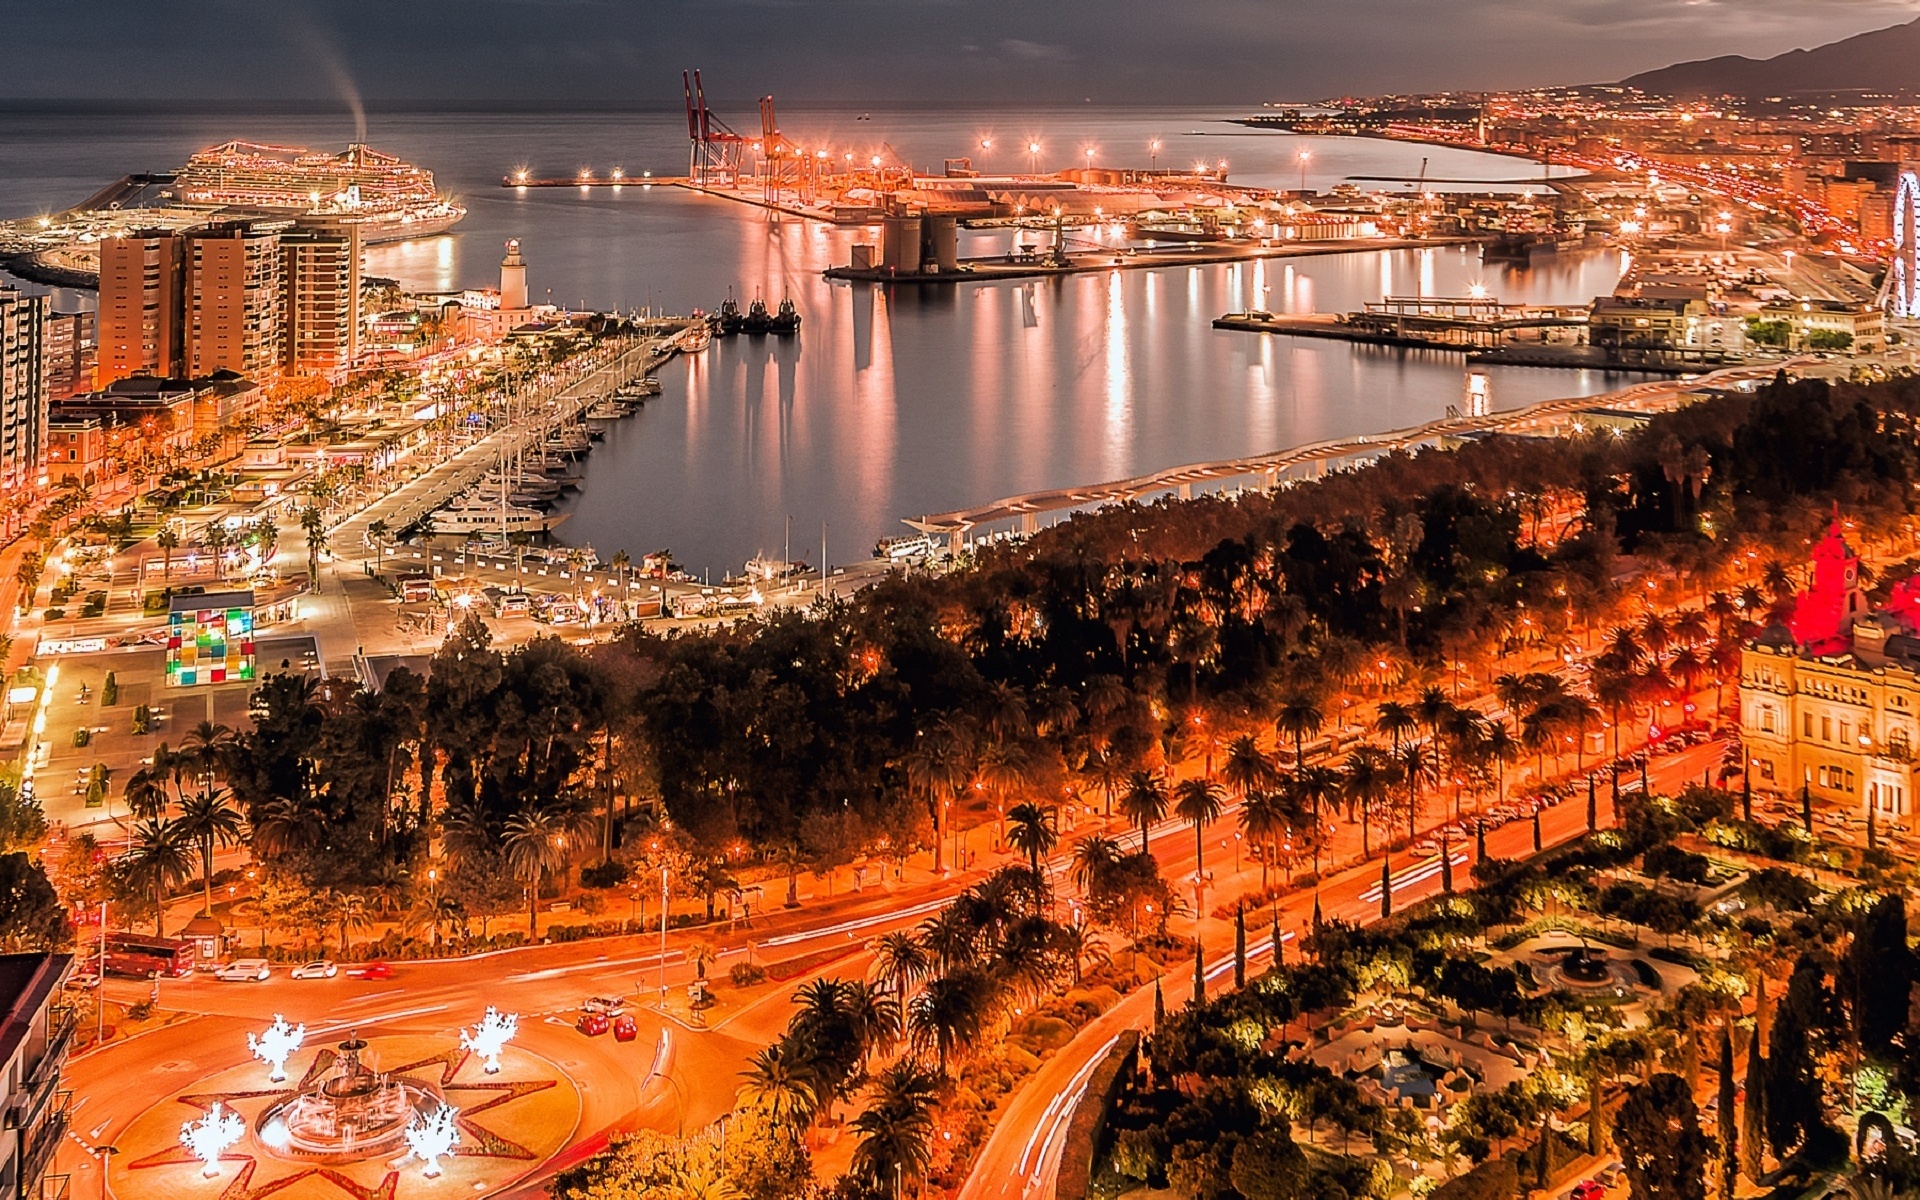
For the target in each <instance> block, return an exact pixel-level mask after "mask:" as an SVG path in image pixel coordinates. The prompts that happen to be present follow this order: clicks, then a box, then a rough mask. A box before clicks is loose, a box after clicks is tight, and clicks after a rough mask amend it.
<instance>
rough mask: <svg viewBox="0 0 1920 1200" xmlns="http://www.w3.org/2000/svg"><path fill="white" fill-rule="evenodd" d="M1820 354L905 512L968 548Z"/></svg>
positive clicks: (1644, 401)
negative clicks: (1102, 513) (1052, 523)
mask: <svg viewBox="0 0 1920 1200" xmlns="http://www.w3.org/2000/svg"><path fill="white" fill-rule="evenodd" d="M1815 361H1816V360H1814V359H1812V358H1796V359H1789V360H1787V361H1785V362H1780V363H1767V364H1764V365H1759V366H1750V367H1734V368H1730V369H1728V370H1724V371H1715V372H1714V373H1712V374H1710V375H1705V376H1701V377H1699V378H1697V379H1693V380H1688V381H1684V382H1683V381H1677V380H1660V381H1656V382H1649V383H1640V384H1635V385H1634V386H1632V387H1629V388H1624V389H1622V390H1620V391H1617V392H1609V393H1606V394H1605V395H1599V396H1570V397H1566V398H1564V399H1559V400H1543V401H1541V402H1540V403H1538V404H1530V405H1527V406H1526V407H1524V408H1516V409H1510V410H1508V411H1505V412H1495V413H1487V414H1485V415H1484V416H1451V415H1450V416H1446V417H1442V418H1440V419H1439V420H1437V421H1428V422H1427V423H1426V424H1424V425H1415V426H1412V427H1411V428H1407V429H1397V430H1391V431H1389V432H1386V433H1363V434H1354V435H1352V436H1349V437H1341V438H1331V439H1328V440H1326V441H1321V442H1313V443H1310V444H1308V445H1305V446H1297V447H1294V448H1293V449H1290V450H1281V451H1278V452H1276V453H1272V454H1256V455H1250V456H1248V457H1245V458H1229V459H1219V460H1215V461H1213V462H1202V463H1190V464H1188V465H1186V466H1180V467H1169V468H1167V469H1166V470H1164V471H1155V472H1152V473H1151V474H1147V475H1138V476H1135V477H1134V478H1132V479H1119V480H1114V481H1112V482H1110V483H1099V484H1093V485H1091V486H1089V487H1078V488H1055V489H1050V490H1046V491H1038V492H1027V493H1025V494H1024V495H1019V496H1008V497H1006V498H1004V499H1000V500H994V501H992V502H990V503H987V504H981V505H976V506H974V507H971V508H960V509H954V510H953V511H951V512H942V513H928V514H926V515H924V516H919V517H908V518H905V519H904V520H905V523H906V524H908V525H910V526H912V527H913V528H915V529H917V530H919V531H920V532H922V533H926V534H930V535H934V536H944V537H946V538H947V539H948V542H949V544H950V546H951V548H952V549H953V551H954V552H955V553H956V554H957V553H959V552H960V551H961V550H962V549H964V548H965V545H966V541H967V538H968V537H969V536H970V535H971V534H972V533H973V532H974V531H975V530H978V529H982V528H984V527H986V526H991V525H995V524H999V523H1002V522H1009V523H1011V524H1012V525H1013V526H1014V527H1016V528H1017V531H1018V532H1019V533H1020V534H1022V535H1028V534H1033V533H1036V532H1038V531H1039V529H1040V525H1041V521H1042V519H1043V518H1046V517H1058V516H1060V515H1062V514H1066V513H1071V512H1074V511H1078V510H1090V509H1097V508H1104V507H1106V506H1108V505H1112V504H1133V503H1137V502H1139V501H1142V500H1149V499H1153V498H1157V497H1159V496H1165V495H1174V496H1178V497H1179V498H1180V499H1182V500H1190V499H1192V498H1193V496H1194V495H1195V492H1196V489H1205V488H1208V487H1212V488H1214V489H1215V490H1218V491H1224V490H1227V489H1228V488H1229V487H1230V486H1246V485H1247V484H1249V483H1251V484H1252V486H1255V487H1259V488H1262V489H1265V490H1272V489H1274V488H1277V487H1281V486H1284V485H1285V484H1287V483H1289V482H1294V481H1298V480H1302V479H1317V478H1320V477H1321V476H1324V475H1326V474H1328V473H1329V472H1331V471H1336V470H1340V469H1343V468H1347V467H1354V466H1360V465H1363V464H1365V463H1369V462H1372V461H1373V460H1375V459H1377V458H1380V457H1383V456H1385V455H1388V454H1393V453H1395V452H1401V451H1411V450H1416V449H1418V448H1420V447H1422V446H1438V445H1442V444H1446V443H1449V442H1453V441H1457V440H1463V439H1469V438H1474V437H1481V436H1485V435H1488V434H1502V433H1504V434H1515V435H1527V436H1536V437H1555V436H1565V435H1566V434H1568V433H1570V432H1575V431H1577V430H1578V429H1580V428H1581V427H1583V426H1584V425H1585V424H1586V422H1584V421H1583V420H1582V416H1581V414H1583V413H1588V412H1591V411H1593V410H1596V409H1611V410H1615V411H1617V412H1634V413H1647V414H1652V413H1658V412H1666V411H1668V410H1671V409H1674V408H1677V407H1679V406H1680V405H1681V404H1682V403H1683V402H1684V400H1685V398H1686V397H1687V396H1688V395H1689V394H1691V393H1694V392H1697V391H1700V390H1702V389H1708V388H1722V387H1730V386H1733V385H1736V384H1740V383H1746V382H1753V381H1759V380H1765V379H1771V378H1772V377H1773V376H1774V375H1775V374H1776V373H1778V372H1780V371H1785V370H1792V369H1794V368H1798V367H1805V366H1807V365H1809V364H1812V363H1814V362H1815Z"/></svg>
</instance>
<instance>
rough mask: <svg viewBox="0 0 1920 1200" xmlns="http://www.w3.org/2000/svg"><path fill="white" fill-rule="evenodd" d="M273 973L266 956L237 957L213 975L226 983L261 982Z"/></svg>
mask: <svg viewBox="0 0 1920 1200" xmlns="http://www.w3.org/2000/svg"><path fill="white" fill-rule="evenodd" d="M271 974H273V968H272V967H271V966H269V965H268V964H267V960H266V959H264V958H236V959H234V960H233V961H232V962H230V963H227V964H225V965H224V966H221V967H220V968H218V969H217V970H215V971H214V973H213V977H214V978H215V979H218V980H221V981H223V982H226V983H259V982H261V981H262V980H264V979H266V977H267V976H269V975H271Z"/></svg>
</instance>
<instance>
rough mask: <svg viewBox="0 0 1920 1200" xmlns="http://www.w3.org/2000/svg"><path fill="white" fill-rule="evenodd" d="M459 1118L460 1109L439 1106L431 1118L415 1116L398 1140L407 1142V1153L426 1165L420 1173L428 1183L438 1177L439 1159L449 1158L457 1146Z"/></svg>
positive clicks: (447, 1105)
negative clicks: (402, 1138) (409, 1152)
mask: <svg viewBox="0 0 1920 1200" xmlns="http://www.w3.org/2000/svg"><path fill="white" fill-rule="evenodd" d="M459 1116H460V1110H459V1109H457V1108H455V1107H453V1106H452V1105H451V1104H445V1103H442V1104H441V1105H440V1107H439V1109H438V1110H436V1111H435V1112H434V1113H433V1115H432V1116H428V1117H422V1116H421V1115H420V1114H419V1113H415V1114H413V1117H412V1119H410V1120H409V1121H408V1122H407V1128H406V1130H405V1131H404V1133H403V1134H402V1135H401V1136H403V1137H405V1138H406V1139H407V1149H408V1150H411V1151H412V1152H413V1156H414V1157H415V1158H418V1159H419V1160H420V1161H421V1162H423V1163H425V1164H426V1166H425V1168H424V1169H422V1171H421V1172H420V1173H421V1174H422V1175H425V1176H426V1177H427V1178H428V1179H434V1178H436V1177H438V1176H439V1174H440V1160H441V1158H443V1157H445V1156H446V1155H449V1154H452V1153H453V1148H454V1147H455V1146H458V1145H459V1144H460V1123H459V1121H458V1119H457V1118H458V1117H459Z"/></svg>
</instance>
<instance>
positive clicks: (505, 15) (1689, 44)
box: [0, 0, 1920, 108]
mask: <svg viewBox="0 0 1920 1200" xmlns="http://www.w3.org/2000/svg"><path fill="white" fill-rule="evenodd" d="M6 9H7V12H6V17H5V21H4V31H3V32H0V97H9V98H48V99H108V98H155V99H232V100H264V99H272V98H278V99H284V100H320V99H332V98H336V97H339V96H341V95H342V94H343V93H344V91H345V90H346V89H348V88H352V89H356V90H357V91H358V92H359V93H360V94H362V95H363V96H364V97H366V99H367V100H368V102H369V103H371V104H374V105H376V106H377V105H378V104H379V103H381V102H383V101H386V102H392V101H399V100H405V101H428V102H431V101H435V100H445V101H457V102H460V103H462V104H471V103H473V102H484V101H488V100H499V101H502V102H504V103H508V104H514V103H535V104H541V105H566V104H569V103H583V104H592V105H596V106H615V107H633V108H671V107H673V106H675V105H677V104H678V103H679V83H680V74H679V73H680V68H681V67H682V66H701V67H704V68H705V69H706V71H707V74H708V77H709V79H710V81H712V83H713V85H714V90H715V92H716V94H717V97H718V98H720V99H723V100H725V101H726V102H728V103H731V104H733V105H734V106H735V107H738V106H739V102H740V101H742V100H743V99H746V98H750V97H752V96H754V95H758V94H759V93H760V92H763V91H772V92H775V93H777V94H778V95H780V97H781V98H782V100H783V101H784V102H786V103H788V104H789V105H792V104H808V103H811V104H843V105H853V106H866V105H880V104H887V103H903V102H904V103H914V102H923V103H925V102H942V101H957V102H961V103H967V104H969V105H982V104H994V105H1013V104H1019V103H1029V102H1031V103H1057V102H1071V103H1078V102H1080V101H1082V100H1092V101H1094V102H1095V103H1108V104H1113V103H1120V104H1135V103H1137V104H1157V105H1173V104H1205V103H1223V104H1249V103H1257V102H1260V101H1265V100H1284V99H1313V98H1320V97H1326V96H1332V95H1339V94H1343V93H1354V94H1359V93H1374V92H1385V91H1413V90H1439V89H1444V88H1480V87H1512V86H1522V85H1532V84H1546V83H1581V82H1595V81H1605V80H1612V79H1618V78H1621V77H1623V76H1626V75H1629V74H1631V73H1633V72H1635V71H1639V70H1643V69H1647V68H1651V67H1657V66H1663V65H1666V64H1667V63H1670V62H1673V61H1676V60H1682V59H1687V58H1696V57H1704V56H1707V55H1711V54H1725V53H1740V54H1748V55H1752V56H1755V57H1764V56H1767V55H1771V54H1777V53H1780V52H1781V51H1784V50H1789V49H1792V48H1794V47H1796V46H1814V45H1819V44H1821V43H1824V42H1829V41H1833V40H1836V39H1838V38H1841V37H1845V36H1847V35H1849V34H1853V33H1858V32H1861V31H1864V30H1868V29H1874V28H1878V27H1881V26H1885V25H1891V24H1895V23H1898V22H1901V21H1907V20H1911V19H1913V18H1914V17H1915V16H1916V15H1920V3H1915V2H1914V0H1906V2H1903V3H1893V2H1890V0H1531V2H1528V3H1518V2H1515V0H1098V2H1095V0H438V2H424V3H423V2H404V0H378V2H374V0H247V2H245V3H240V2H236V0H209V2H202V3H181V2H179V0H83V2H81V3H66V4H44V3H42V4H26V3H21V4H9V5H7V6H6Z"/></svg>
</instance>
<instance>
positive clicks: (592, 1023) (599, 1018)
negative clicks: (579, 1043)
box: [573, 1012, 613, 1037]
mask: <svg viewBox="0 0 1920 1200" xmlns="http://www.w3.org/2000/svg"><path fill="white" fill-rule="evenodd" d="M612 1025H613V1022H611V1021H609V1020H608V1019H607V1014H605V1013H597V1012H583V1013H581V1014H580V1019H579V1020H578V1021H575V1022H574V1023H573V1027H574V1028H575V1029H578V1030H579V1031H580V1032H581V1033H584V1034H586V1035H587V1036H588V1037H599V1036H600V1035H601V1034H603V1033H605V1032H606V1031H607V1030H608V1029H609V1028H611V1027H612Z"/></svg>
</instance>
